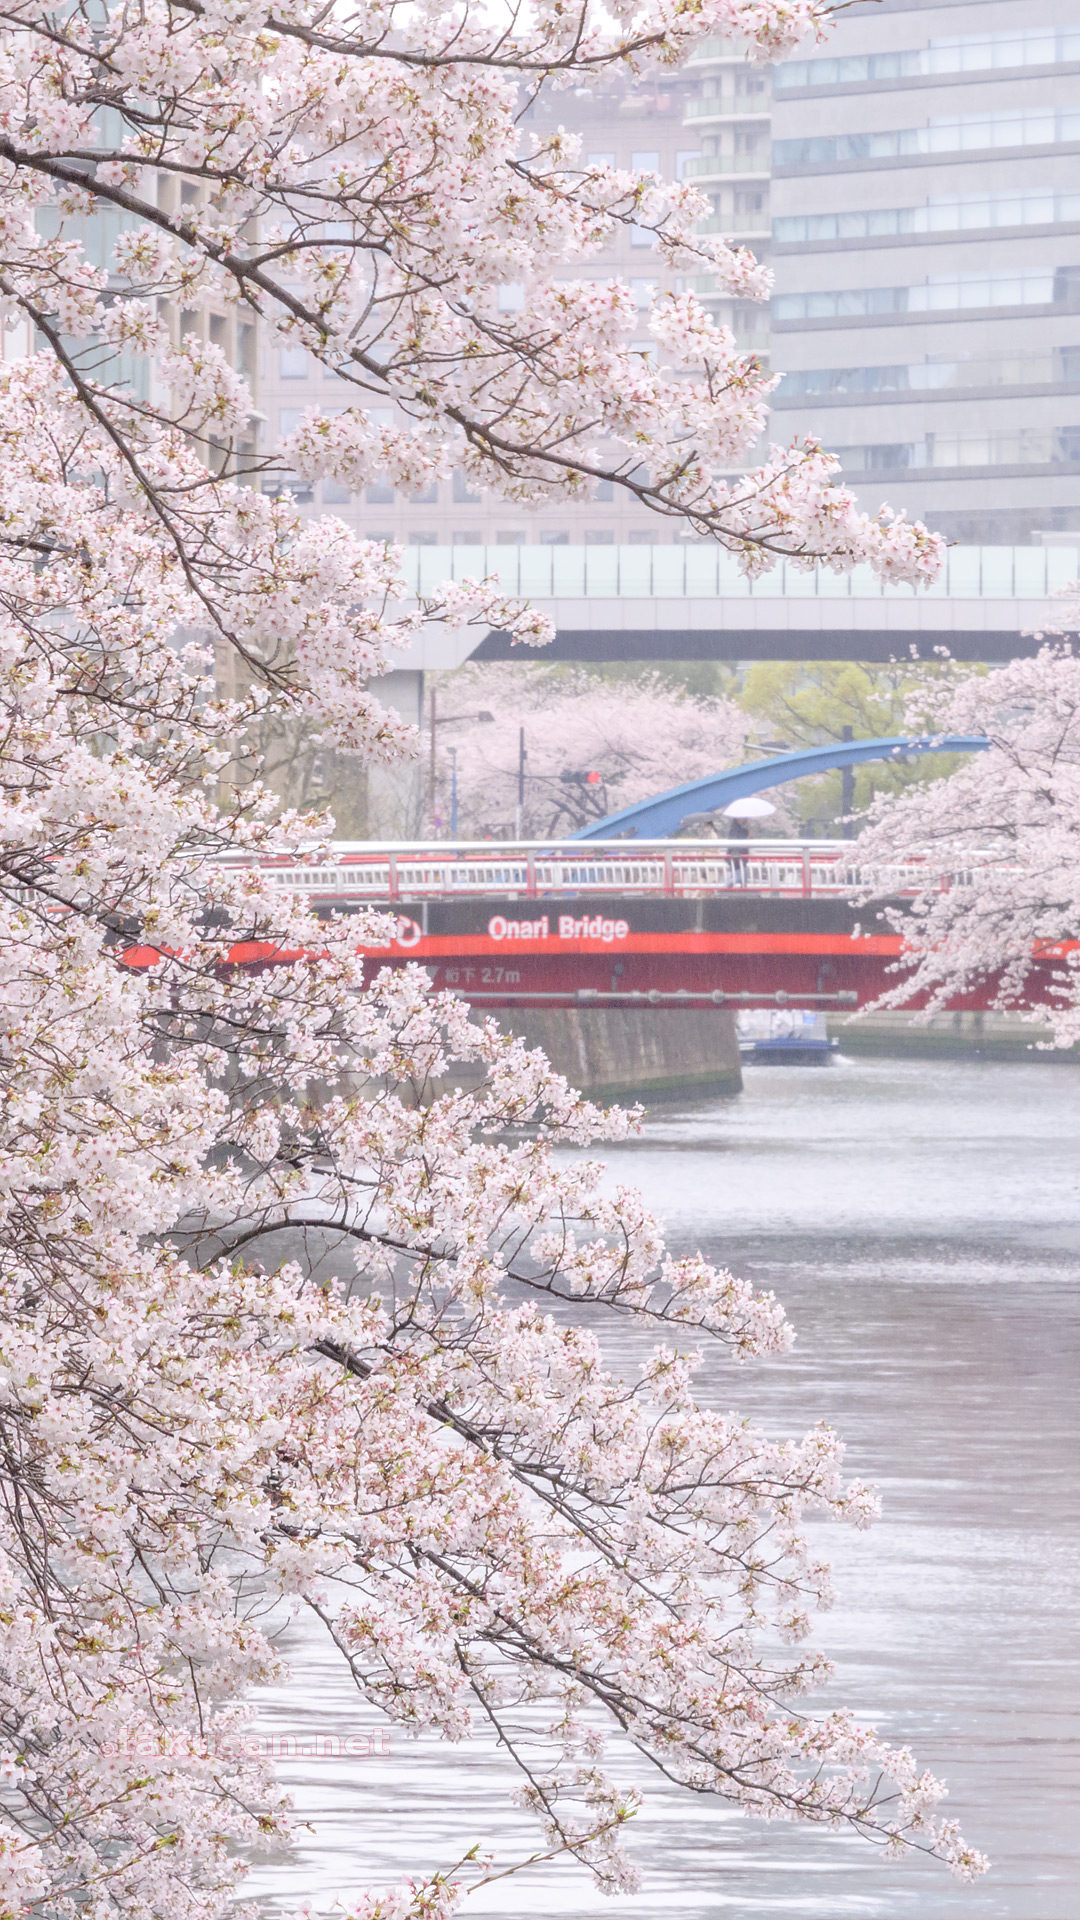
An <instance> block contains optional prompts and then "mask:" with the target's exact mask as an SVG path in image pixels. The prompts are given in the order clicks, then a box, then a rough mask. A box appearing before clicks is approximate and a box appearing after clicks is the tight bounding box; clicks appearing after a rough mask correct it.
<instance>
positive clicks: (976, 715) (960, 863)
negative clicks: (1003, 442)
mask: <svg viewBox="0 0 1080 1920" xmlns="http://www.w3.org/2000/svg"><path fill="white" fill-rule="evenodd" d="M1062 624H1063V625H1064V626H1066V627H1070V628H1075V627H1076V626H1077V625H1080V609H1068V610H1066V611H1065V612H1064V614H1063V620H1062ZM912 719H913V723H914V724H915V725H917V726H919V727H920V729H925V728H926V727H927V726H928V725H929V726H930V727H931V728H932V729H933V730H934V731H935V732H942V733H968V734H972V733H974V734H979V733H983V734H985V735H986V737H987V739H988V740H989V742H990V746H989V749H988V751H986V752H984V753H975V754H971V755H969V756H967V757H966V758H965V761H964V763H963V765H962V766H961V767H960V769H959V770H958V771H957V772H956V773H954V774H952V775H951V776H950V777H949V778H948V779H946V780H941V781H937V782H935V783H934V784H933V785H931V786H927V787H923V788H916V789H912V790H909V791H908V792H907V793H906V794H904V795H902V796H901V795H898V796H895V797H893V798H892V799H891V800H885V799H882V800H879V801H878V803H877V805H876V808H875V809H874V810H872V813H871V824H870V826H869V827H868V829H867V830H866V832H865V833H864V834H863V836H862V838H861V840H860V845H859V855H860V862H861V863H863V864H864V870H865V869H870V870H872V869H874V868H878V869H879V870H880V875H881V877H880V881H879V882H878V889H877V890H878V891H879V892H880V893H887V892H888V889H889V887H890V885H891V883H892V881H891V876H892V875H893V874H894V873H895V870H896V868H897V867H901V866H908V865H909V863H911V862H913V861H916V862H919V863H921V864H922V865H923V867H924V870H925V872H926V877H927V884H926V887H925V889H924V891H923V892H922V894H921V895H920V897H919V898H918V899H917V900H916V901H915V902H914V903H913V905H912V907H911V909H910V911H908V910H905V911H903V912H899V911H898V910H896V909H895V908H889V909H886V911H887V913H888V917H889V918H890V919H891V920H892V921H893V923H894V924H895V925H896V926H898V927H900V928H901V930H902V931H903V933H904V936H905V943H906V944H905V956H904V962H905V964H904V969H903V973H902V977H901V979H900V980H898V983H897V985H896V987H895V988H894V989H893V990H892V991H891V992H890V993H889V994H888V995H887V996H885V998H884V999H883V1001H882V1002H881V1004H882V1005H889V1006H897V1007H899V1006H904V1005H907V1004H908V1003H909V1002H910V1001H911V1000H913V999H916V998H918V1000H919V1001H920V1004H921V1005H924V1006H925V1008H926V1010H927V1011H928V1012H934V1011H937V1010H939V1009H941V1008H943V1007H945V1006H946V1005H947V1004H948V1003H949V1001H950V1000H951V999H952V997H953V996H954V995H956V994H963V993H969V992H971V991H973V990H974V989H976V988H982V987H984V986H986V985H987V984H988V983H989V984H991V985H992V987H993V991H994V996H995V1004H996V1005H997V1006H999V1007H1001V1008H1003V1009H1008V1008H1017V1007H1029V1008H1030V1007H1032V1006H1037V1007H1038V1009H1039V1015H1040V1018H1042V1019H1045V1020H1048V1021H1049V1022H1050V1023H1051V1025H1052V1027H1053V1031H1054V1037H1055V1040H1056V1042H1057V1044H1058V1045H1059V1046H1071V1045H1073V1044H1074V1043H1075V1041H1076V1040H1077V1039H1078V1038H1080V974H1078V972H1077V967H1076V959H1075V955H1074V954H1073V951H1072V943H1074V942H1075V939H1076V930H1077V927H1078V926H1080V660H1078V659H1077V658H1076V656H1075V655H1074V654H1073V652H1072V651H1071V649H1070V648H1069V647H1068V646H1067V645H1065V644H1062V643H1061V642H1057V643H1053V642H1048V643H1047V644H1046V645H1045V646H1043V647H1042V648H1041V649H1040V651H1039V652H1038V654H1037V655H1036V656H1035V657H1034V658H1032V659H1025V660H1014V661H1012V662H1011V663H1010V664H1009V665H1008V666H1006V667H1001V668H999V669H996V670H995V671H992V672H990V673H986V674H979V675H976V676H963V677H958V678H957V679H955V680H954V681H953V682H952V684H949V683H948V682H947V681H946V682H942V681H938V682H937V683H936V684H934V683H926V684H924V686H923V688H922V689H921V691H920V693H919V695H918V698H917V709H916V711H915V712H914V713H913V715H912ZM917 870H918V869H917V868H916V871H917ZM1063 943H1064V944H1063Z"/></svg>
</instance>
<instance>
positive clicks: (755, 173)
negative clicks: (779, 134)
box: [683, 145, 772, 181]
mask: <svg viewBox="0 0 1080 1920" xmlns="http://www.w3.org/2000/svg"><path fill="white" fill-rule="evenodd" d="M771 171H772V169H771V161H770V154H769V149H768V147H767V146H765V145H762V149H761V152H760V153H700V154H698V155H697V156H696V157H695V158H694V159H693V160H688V161H687V162H686V166H685V167H684V169H683V178H684V180H699V181H706V180H726V179H729V178H733V177H735V176H738V177H739V178H740V179H746V178H747V177H749V178H750V179H752V180H768V179H769V178H770V176H771Z"/></svg>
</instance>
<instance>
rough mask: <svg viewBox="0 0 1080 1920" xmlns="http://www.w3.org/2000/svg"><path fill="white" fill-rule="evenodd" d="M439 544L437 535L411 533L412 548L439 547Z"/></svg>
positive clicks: (410, 543)
mask: <svg viewBox="0 0 1080 1920" xmlns="http://www.w3.org/2000/svg"><path fill="white" fill-rule="evenodd" d="M438 544H439V536H438V534H437V533H410V535H409V545H410V547H437V546H438Z"/></svg>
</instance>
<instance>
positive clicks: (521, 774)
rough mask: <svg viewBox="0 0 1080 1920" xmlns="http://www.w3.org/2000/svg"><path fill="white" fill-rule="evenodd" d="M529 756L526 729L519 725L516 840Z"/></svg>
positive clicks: (519, 825) (519, 837)
mask: <svg viewBox="0 0 1080 1920" xmlns="http://www.w3.org/2000/svg"><path fill="white" fill-rule="evenodd" d="M528 757H529V756H528V754H527V753H526V751H525V729H524V727H519V728H518V795H517V807H516V809H515V812H514V839H515V840H520V839H521V816H522V814H523V813H524V811H525V762H526V760H527V759H528Z"/></svg>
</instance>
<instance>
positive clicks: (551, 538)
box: [540, 527, 570, 547]
mask: <svg viewBox="0 0 1080 1920" xmlns="http://www.w3.org/2000/svg"><path fill="white" fill-rule="evenodd" d="M540 545H541V546H542V547H568V546H569V545H570V535H569V534H568V533H556V532H554V531H553V530H552V529H551V528H550V527H542V528H541V530H540Z"/></svg>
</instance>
